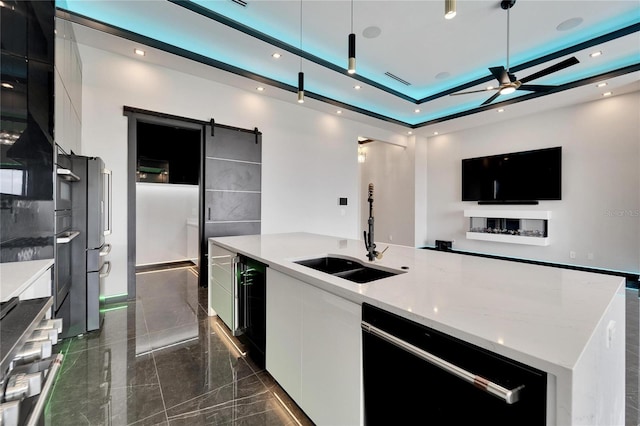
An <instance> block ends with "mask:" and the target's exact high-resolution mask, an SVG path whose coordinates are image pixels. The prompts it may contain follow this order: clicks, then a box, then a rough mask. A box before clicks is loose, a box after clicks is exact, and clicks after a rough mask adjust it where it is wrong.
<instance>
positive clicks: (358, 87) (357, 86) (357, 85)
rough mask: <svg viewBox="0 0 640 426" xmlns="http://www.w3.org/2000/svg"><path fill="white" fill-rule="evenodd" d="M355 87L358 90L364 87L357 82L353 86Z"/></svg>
mask: <svg viewBox="0 0 640 426" xmlns="http://www.w3.org/2000/svg"><path fill="white" fill-rule="evenodd" d="M353 88H354V89H356V90H360V89H362V87H361V86H360V85H359V84H356V85H355V86H353Z"/></svg>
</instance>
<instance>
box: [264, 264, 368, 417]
mask: <svg viewBox="0 0 640 426" xmlns="http://www.w3.org/2000/svg"><path fill="white" fill-rule="evenodd" d="M360 318H361V313H360V305H358V304H356V303H352V302H349V301H347V300H345V299H343V298H341V297H338V296H335V295H333V294H331V293H328V292H326V291H324V290H321V289H319V288H317V287H314V286H312V285H310V284H307V283H305V282H303V281H300V280H298V279H295V278H292V277H290V276H288V275H285V274H282V273H280V272H278V271H275V270H273V269H271V268H268V269H267V348H266V367H267V371H268V372H269V373H270V374H271V375H272V376H273V377H274V378H275V379H276V380H277V381H278V383H279V384H280V385H281V386H282V388H284V389H285V390H286V391H287V393H288V394H289V395H290V396H291V397H292V398H293V399H294V400H295V401H296V403H297V404H298V405H299V406H300V407H301V408H302V410H303V411H304V412H305V413H306V414H307V415H308V416H309V417H310V418H311V419H312V420H313V421H314V422H315V423H316V424H318V425H358V424H362V409H361V407H362V365H361V355H360V353H361V347H362V345H361V340H362V338H361V334H362V333H361V330H360Z"/></svg>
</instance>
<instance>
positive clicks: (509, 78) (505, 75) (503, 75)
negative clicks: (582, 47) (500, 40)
mask: <svg viewBox="0 0 640 426" xmlns="http://www.w3.org/2000/svg"><path fill="white" fill-rule="evenodd" d="M515 4H516V0H503V1H501V2H500V7H501V8H502V9H504V10H506V11H507V64H506V65H507V67H506V68H505V67H503V66H499V67H491V68H489V71H491V74H492V75H493V76H494V77H495V78H496V80H498V82H499V83H500V85H499V86H498V87H493V86H489V87H487V88H486V89H481V90H471V91H467V92H458V93H451V95H466V94H469V93H480V92H487V91H490V90H496V91H497V92H496V93H495V94H493V95H492V96H491V97H490V98H489V99H487V100H486V101H484V102H483V103H482V104H481V105H487V104H490V103H491V102H493V101H494V100H495V99H496V98H497V97H498V96H501V95H509V94H511V93H513V92H515V91H516V90H526V91H529V92H551V91H552V90H554V89H555V87H556V86H549V85H541V84H525V83H528V82H529V81H532V80H535V79H537V78H541V77H545V76H547V75H549V74H552V73H554V72H557V71H560V70H563V69H565V68H567V67H570V66H572V65H575V64H578V63H580V61H579V60H578V59H577V58H576V57H575V56H572V57H571V58H568V59H565V60H564V61H561V62H558V63H557V64H554V65H551V66H549V67H547V68H544V69H543V70H541V71H538V72H535V73H533V74H531V75H529V76H527V77H524V78H521V79H519V80H518V79H517V78H516V76H515V75H514V74H512V73H511V72H510V71H509V11H510V10H511V8H512V7H513V6H514V5H515Z"/></svg>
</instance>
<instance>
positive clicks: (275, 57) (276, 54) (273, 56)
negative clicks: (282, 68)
mask: <svg viewBox="0 0 640 426" xmlns="http://www.w3.org/2000/svg"><path fill="white" fill-rule="evenodd" d="M271 57H272V58H274V59H280V58H281V57H282V55H281V54H279V53H278V52H276V53H274V54H273V55H271Z"/></svg>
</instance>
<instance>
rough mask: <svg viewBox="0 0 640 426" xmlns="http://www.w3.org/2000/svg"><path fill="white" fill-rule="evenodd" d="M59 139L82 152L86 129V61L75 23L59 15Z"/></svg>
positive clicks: (57, 83) (56, 113) (57, 53)
mask: <svg viewBox="0 0 640 426" xmlns="http://www.w3.org/2000/svg"><path fill="white" fill-rule="evenodd" d="M55 52H56V55H55V73H54V74H55V82H54V83H55V141H56V143H57V144H58V145H60V146H61V147H62V148H63V149H64V150H65V151H66V152H69V153H70V152H71V151H73V152H74V153H76V154H80V153H81V152H82V151H81V130H82V62H81V60H80V52H79V51H78V44H77V43H76V39H75V34H74V32H73V27H72V26H71V23H70V22H68V21H65V20H63V19H56V37H55Z"/></svg>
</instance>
